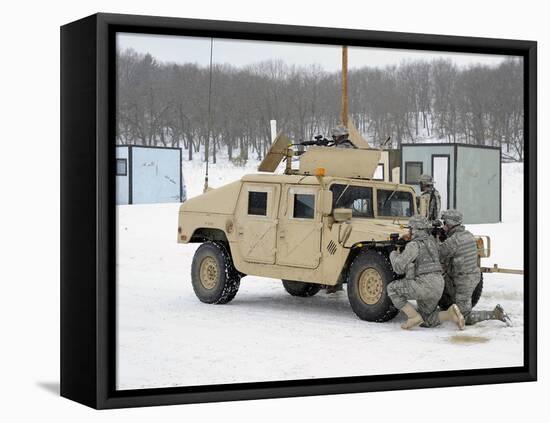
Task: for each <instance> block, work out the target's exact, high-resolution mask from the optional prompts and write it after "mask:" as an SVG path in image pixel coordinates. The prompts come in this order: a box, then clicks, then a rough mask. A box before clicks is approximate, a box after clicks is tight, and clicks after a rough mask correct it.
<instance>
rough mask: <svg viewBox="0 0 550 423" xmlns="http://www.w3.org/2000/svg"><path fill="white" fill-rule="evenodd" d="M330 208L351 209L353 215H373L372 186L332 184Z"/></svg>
mask: <svg viewBox="0 0 550 423" xmlns="http://www.w3.org/2000/svg"><path fill="white" fill-rule="evenodd" d="M330 190H331V191H332V208H333V209H335V208H337V207H341V208H346V209H351V210H352V216H353V217H374V212H373V207H372V188H370V187H362V186H357V185H344V184H333V185H331V187H330Z"/></svg>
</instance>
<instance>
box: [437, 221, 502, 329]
mask: <svg viewBox="0 0 550 423" xmlns="http://www.w3.org/2000/svg"><path fill="white" fill-rule="evenodd" d="M441 218H442V219H443V225H444V226H443V228H444V229H445V232H446V234H447V239H446V240H445V241H444V242H443V243H441V244H440V246H439V256H440V260H441V263H442V264H443V267H444V268H445V269H446V272H445V290H446V292H447V293H452V292H455V294H456V296H455V301H456V305H457V306H458V308H459V309H460V312H461V313H462V315H463V316H464V318H465V319H466V324H467V325H473V324H475V323H478V322H481V321H484V320H500V321H501V322H504V323H506V324H510V319H509V317H508V316H507V315H506V313H505V312H504V309H503V308H502V307H501V306H500V304H498V305H497V306H496V307H495V308H494V310H493V311H483V310H480V311H472V294H473V292H474V290H475V289H476V286H477V285H478V283H479V281H480V279H481V272H480V269H479V265H478V259H477V256H478V254H477V243H476V239H475V237H474V236H473V235H472V233H471V232H469V231H467V230H466V228H465V227H464V225H463V224H462V222H463V217H462V213H461V212H460V211H458V210H447V211H445V212H443V215H442V216H441Z"/></svg>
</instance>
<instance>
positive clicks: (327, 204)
mask: <svg viewBox="0 0 550 423" xmlns="http://www.w3.org/2000/svg"><path fill="white" fill-rule="evenodd" d="M320 203H321V204H320V205H321V213H322V214H323V216H330V214H331V213H332V191H329V190H328V189H324V190H322V191H321V202H320Z"/></svg>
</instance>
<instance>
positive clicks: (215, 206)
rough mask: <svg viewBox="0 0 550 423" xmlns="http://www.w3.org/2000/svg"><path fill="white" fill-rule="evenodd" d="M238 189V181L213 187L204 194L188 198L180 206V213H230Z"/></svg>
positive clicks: (232, 209)
mask: <svg viewBox="0 0 550 423" xmlns="http://www.w3.org/2000/svg"><path fill="white" fill-rule="evenodd" d="M240 189H241V182H240V181H236V182H232V183H230V184H227V185H224V186H222V187H220V188H214V189H212V190H210V191H207V192H205V193H204V194H201V195H197V196H196V197H193V198H190V199H188V200H187V201H186V202H184V203H183V204H182V205H181V206H180V213H186V212H201V213H217V214H232V213H233V212H234V211H235V205H236V203H237V199H238V197H239V191H240Z"/></svg>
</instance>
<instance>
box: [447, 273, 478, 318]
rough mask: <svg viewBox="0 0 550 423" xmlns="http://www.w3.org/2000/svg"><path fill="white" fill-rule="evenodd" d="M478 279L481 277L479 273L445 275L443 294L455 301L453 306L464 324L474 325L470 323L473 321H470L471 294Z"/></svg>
mask: <svg viewBox="0 0 550 423" xmlns="http://www.w3.org/2000/svg"><path fill="white" fill-rule="evenodd" d="M480 278H481V275H480V273H479V272H478V273H472V274H467V275H455V276H449V275H445V293H446V294H448V295H449V296H450V297H451V298H454V299H455V304H456V305H457V306H458V308H459V309H460V312H461V313H462V315H463V316H464V319H465V320H466V324H473V323H475V322H473V321H470V320H473V319H470V316H471V314H472V294H473V293H474V290H475V289H476V286H477V284H478V283H479V280H480ZM472 317H473V316H472ZM476 320H477V319H476Z"/></svg>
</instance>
